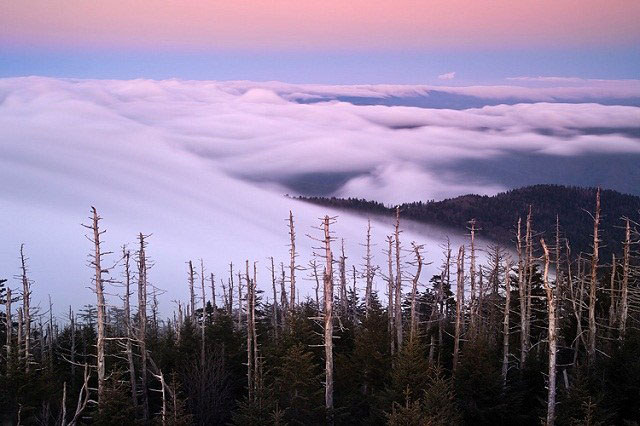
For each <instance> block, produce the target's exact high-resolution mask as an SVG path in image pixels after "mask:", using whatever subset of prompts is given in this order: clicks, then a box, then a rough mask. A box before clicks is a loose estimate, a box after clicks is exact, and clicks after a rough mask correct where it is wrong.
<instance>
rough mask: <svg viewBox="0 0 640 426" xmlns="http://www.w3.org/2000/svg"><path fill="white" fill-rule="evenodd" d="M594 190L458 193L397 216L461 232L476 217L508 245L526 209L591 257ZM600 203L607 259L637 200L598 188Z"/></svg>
mask: <svg viewBox="0 0 640 426" xmlns="http://www.w3.org/2000/svg"><path fill="white" fill-rule="evenodd" d="M595 194H596V189H595V188H579V187H567V186H561V185H533V186H527V187H523V188H519V189H513V190H510V191H507V192H503V193H500V194H497V195H494V196H480V195H463V196H460V197H456V198H451V199H447V200H443V201H428V202H415V203H409V204H403V205H401V206H400V208H401V211H402V213H401V215H402V217H405V218H410V219H413V220H416V221H419V222H426V223H431V224H436V225H442V226H448V227H451V228H454V229H464V228H465V227H467V226H468V224H467V222H468V221H469V220H470V219H471V218H475V219H476V220H477V222H478V227H479V228H481V231H480V234H481V235H482V236H484V237H485V238H488V239H491V240H493V241H496V242H498V243H500V244H504V245H511V244H513V241H514V238H515V228H516V224H517V221H518V217H522V219H523V223H524V220H525V218H526V215H527V211H528V209H529V205H531V208H532V213H533V227H534V230H535V231H536V232H539V233H543V234H544V236H545V237H546V238H547V240H549V239H551V238H554V235H555V224H556V215H558V217H559V219H560V227H561V232H562V233H564V235H565V236H566V237H568V238H569V241H570V243H571V247H572V250H573V251H574V253H577V252H579V251H583V252H585V253H590V251H591V248H590V247H591V242H592V232H593V219H592V218H591V216H590V214H589V212H593V210H594V209H595ZM302 199H304V200H305V201H308V202H311V203H314V204H321V205H327V206H332V207H338V208H342V209H349V210H359V211H362V212H368V213H375V214H389V215H391V214H393V210H394V208H395V207H389V206H385V205H383V204H381V203H378V202H375V201H367V200H360V199H339V198H323V197H308V198H305V197H302ZM601 204H602V227H601V228H602V230H603V232H602V242H603V251H602V256H601V257H602V258H603V260H604V261H607V260H608V256H609V255H610V253H611V250H612V249H613V251H615V252H620V250H621V241H622V239H623V238H624V235H623V230H622V229H621V226H622V225H623V223H624V222H623V221H622V220H621V218H622V217H629V218H630V219H632V220H635V221H638V218H639V215H640V197H637V196H633V195H627V194H621V193H619V192H617V191H612V190H603V191H602V194H601Z"/></svg>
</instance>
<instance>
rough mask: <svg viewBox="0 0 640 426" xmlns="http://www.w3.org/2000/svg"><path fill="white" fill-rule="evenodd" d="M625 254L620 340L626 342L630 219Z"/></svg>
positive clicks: (627, 219)
mask: <svg viewBox="0 0 640 426" xmlns="http://www.w3.org/2000/svg"><path fill="white" fill-rule="evenodd" d="M625 222H626V224H625V239H624V253H623V258H622V283H621V288H620V320H619V323H618V339H620V340H624V337H625V334H626V328H627V317H628V315H629V255H630V250H631V225H630V223H629V222H630V221H629V218H626V220H625Z"/></svg>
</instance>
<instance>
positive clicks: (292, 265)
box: [289, 210, 298, 311]
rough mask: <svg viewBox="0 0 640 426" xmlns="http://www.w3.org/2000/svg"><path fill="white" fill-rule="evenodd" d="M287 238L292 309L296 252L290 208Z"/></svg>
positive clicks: (293, 305)
mask: <svg viewBox="0 0 640 426" xmlns="http://www.w3.org/2000/svg"><path fill="white" fill-rule="evenodd" d="M289 238H290V240H291V245H290V246H289V255H290V264H289V277H290V285H291V289H290V292H289V297H290V298H291V301H290V302H289V309H291V310H292V311H294V310H295V307H296V257H297V256H298V254H297V253H296V230H295V228H294V226H293V213H292V212H291V210H289Z"/></svg>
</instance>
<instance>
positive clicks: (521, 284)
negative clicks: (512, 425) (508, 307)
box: [516, 218, 528, 367]
mask: <svg viewBox="0 0 640 426" xmlns="http://www.w3.org/2000/svg"><path fill="white" fill-rule="evenodd" d="M516 250H517V252H518V296H519V297H518V301H519V302H520V367H522V366H524V364H525V362H526V361H527V353H528V351H527V284H526V269H525V260H524V258H525V255H524V254H523V253H522V251H523V247H522V219H521V218H518V230H517V233H516Z"/></svg>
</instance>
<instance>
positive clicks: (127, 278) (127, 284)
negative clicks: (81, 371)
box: [72, 246, 138, 407]
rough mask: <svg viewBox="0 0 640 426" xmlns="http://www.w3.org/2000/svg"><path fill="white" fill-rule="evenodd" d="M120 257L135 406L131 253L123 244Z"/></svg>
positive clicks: (128, 352) (131, 382) (127, 350)
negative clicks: (122, 267) (122, 269)
mask: <svg viewBox="0 0 640 426" xmlns="http://www.w3.org/2000/svg"><path fill="white" fill-rule="evenodd" d="M122 259H123V260H124V326H125V328H126V330H127V342H126V352H127V362H128V365H129V383H130V385H131V402H132V404H133V407H137V406H138V395H137V385H136V370H135V364H134V362H133V346H132V344H131V339H132V337H133V333H132V331H133V327H132V326H131V305H130V303H129V297H130V296H131V271H130V259H131V253H130V252H129V250H127V248H126V247H125V246H123V247H122ZM72 333H73V330H72ZM72 362H73V360H72Z"/></svg>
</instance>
